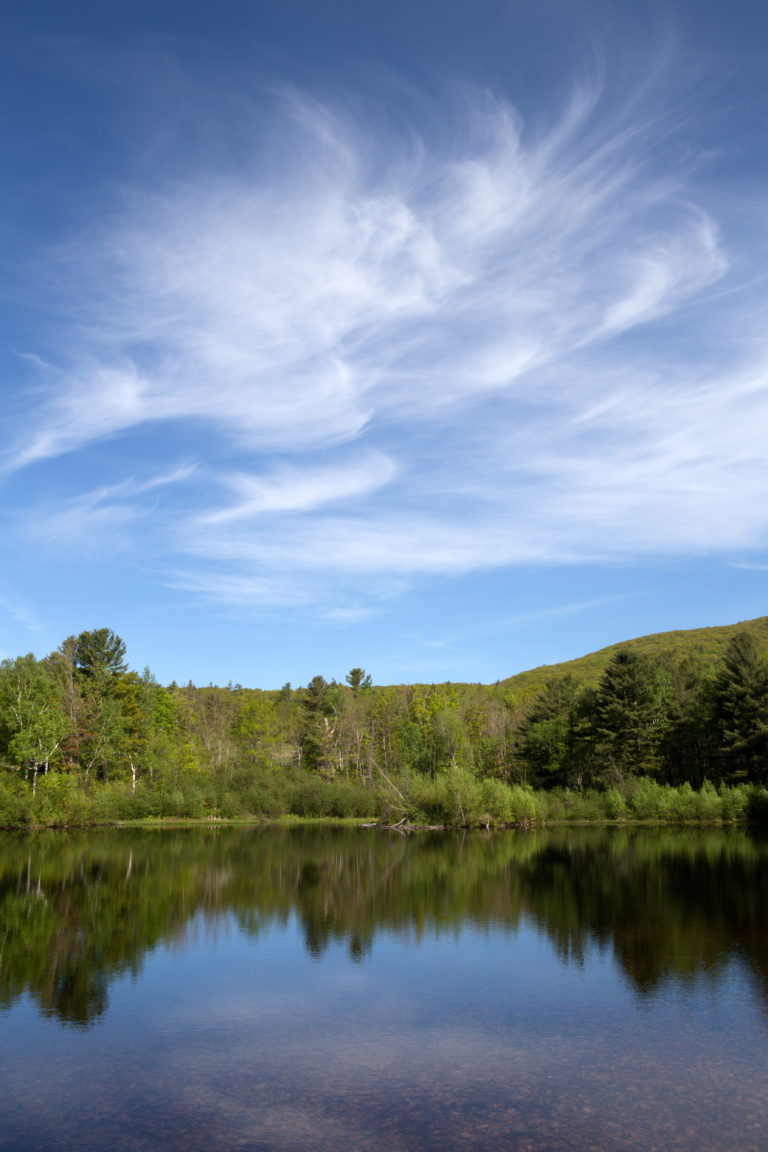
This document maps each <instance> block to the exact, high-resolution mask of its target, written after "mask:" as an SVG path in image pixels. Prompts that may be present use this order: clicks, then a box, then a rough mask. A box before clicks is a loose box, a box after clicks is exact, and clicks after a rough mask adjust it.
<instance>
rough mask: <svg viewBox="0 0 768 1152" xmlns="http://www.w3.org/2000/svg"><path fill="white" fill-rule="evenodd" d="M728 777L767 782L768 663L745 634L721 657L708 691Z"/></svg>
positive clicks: (735, 637)
mask: <svg viewBox="0 0 768 1152" xmlns="http://www.w3.org/2000/svg"><path fill="white" fill-rule="evenodd" d="M712 697H713V709H714V715H715V719H716V723H717V726H718V731H719V733H720V738H721V741H722V756H723V763H724V766H725V769H726V772H727V774H728V775H729V776H730V777H734V776H735V777H738V776H741V775H744V774H746V776H747V779H749V780H753V781H765V780H766V779H768V660H766V657H765V655H763V654H761V653H760V651H759V649H758V647H757V644H756V642H755V640H754V639H753V638H752V636H751V635H750V634H749V633H748V632H738V633H737V634H736V635H735V636H734V638H733V639H732V640H731V643H730V644H729V646H728V649H727V651H726V653H725V656H724V657H723V662H722V665H721V667H720V669H719V671H718V673H717V676H716V678H715V682H714V685H713V690H712Z"/></svg>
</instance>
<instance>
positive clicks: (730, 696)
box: [0, 621, 768, 828]
mask: <svg viewBox="0 0 768 1152" xmlns="http://www.w3.org/2000/svg"><path fill="white" fill-rule="evenodd" d="M753 623H755V624H757V625H760V627H759V628H757V629H756V628H755V627H752V629H751V630H749V629H747V630H743V631H738V630H737V631H734V632H732V634H731V635H730V637H729V639H728V642H727V644H725V645H724V646H723V647H722V650H721V651H720V652H719V654H718V655H717V657H716V658H715V659H707V658H706V656H704V655H701V641H700V636H699V634H697V646H696V648H695V649H690V647H689V648H688V649H686V648H685V647H684V646H683V647H681V646H680V644H679V643H678V645H677V647H674V646H673V647H670V648H660V649H659V648H658V646H655V647H654V648H653V649H652V651H651V653H650V654H649V652H648V651H643V650H641V649H638V648H637V647H635V646H632V645H626V646H624V647H620V648H617V649H616V650H615V651H613V652H612V653H611V655H610V658H609V659H607V661H606V662H605V664H604V666H603V668H602V671H601V672H600V674H599V677H598V678H597V679H592V680H590V679H589V678H586V679H585V678H584V677H580V676H579V674H578V662H576V663H575V664H572V665H571V666H569V669H568V671H567V672H563V671H560V672H559V674H558V672H557V669H555V670H552V673H553V674H552V675H550V676H542V677H541V678H540V680H539V681H537V682H532V681H530V679H528V680H526V682H525V687H524V688H521V689H518V688H516V687H515V682H514V681H507V682H504V683H500V684H496V685H479V684H478V685H467V684H464V685H461V684H459V685H457V684H442V685H429V686H425V685H411V686H408V685H401V686H394V687H376V686H374V685H373V684H372V682H371V677H370V676H369V675H367V674H366V672H365V670H364V669H362V668H353V669H351V670H350V671H349V672H348V673H347V675H346V676H345V678H344V682H343V683H338V682H336V681H335V680H331V681H327V680H325V678H324V677H323V676H316V677H314V679H313V680H311V681H310V682H309V684H307V685H306V686H302V687H298V688H293V687H292V686H291V685H290V684H285V685H284V686H283V687H282V688H281V689H276V690H274V691H260V690H256V689H247V688H243V687H241V686H240V685H231V684H230V685H228V686H227V687H225V688H221V687H214V686H213V685H209V686H208V687H207V688H200V687H196V686H195V685H193V684H187V685H184V686H181V685H178V684H175V683H174V684H170V685H167V686H163V685H161V684H159V683H157V681H156V680H155V679H154V677H153V676H152V674H151V672H150V671H149V670H148V669H145V670H144V672H143V673H142V674H139V673H137V672H135V671H131V670H129V668H128V665H127V662H126V658H125V657H126V649H125V644H124V642H123V641H122V640H121V638H120V637H119V636H117V635H115V633H114V632H112V631H111V630H110V629H107V628H102V629H97V630H95V631H91V632H83V633H80V635H79V636H70V637H68V638H67V639H66V640H65V641H64V642H63V643H62V644H61V645H60V647H59V648H58V649H56V651H55V652H52V653H50V654H49V655H48V656H46V657H44V658H43V659H37V658H36V657H35V656H33V655H31V654H30V655H27V656H20V657H17V658H15V659H13V660H4V661H3V662H2V664H0V827H3V828H23V827H35V826H41V827H52V826H57V825H69V826H72V825H90V824H106V823H113V822H119V821H126V820H160V819H197V820H199V819H215V820H222V819H249V818H250V819H276V818H279V817H285V816H289V817H293V818H323V819H345V818H346V819H350V818H353V819H366V820H368V821H370V822H375V823H381V824H386V825H390V826H395V825H397V826H400V827H408V826H413V825H427V826H439V827H469V828H474V827H477V828H479V827H487V828H491V827H505V826H527V825H533V824H538V823H549V822H559V821H569V820H571V821H633V820H634V821H671V822H718V821H764V820H766V818H768V659H766V653H765V651H764V646H763V644H762V635H763V631H765V633H766V639H768V629H763V631H761V628H762V626H763V624H764V622H763V621H759V622H753ZM713 631H716V630H713ZM681 635H683V636H685V634H681ZM697 652H699V655H698V656H697V655H696V653H697ZM585 667H586V665H585ZM590 667H591V665H590ZM526 676H529V674H526Z"/></svg>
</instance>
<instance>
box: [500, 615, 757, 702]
mask: <svg viewBox="0 0 768 1152" xmlns="http://www.w3.org/2000/svg"><path fill="white" fill-rule="evenodd" d="M737 632H750V633H751V634H752V635H753V636H754V637H755V640H756V641H757V643H758V645H759V647H760V648H764V649H765V648H768V616H758V617H757V618H756V619H755V620H742V621H741V622H740V623H738V624H723V625H720V626H719V627H716V628H687V629H679V630H677V631H675V632H653V633H651V635H650V636H638V637H637V638H636V639H634V640H624V641H622V642H621V643H619V644H611V645H609V647H608V648H600V649H599V651H597V652H590V653H589V654H588V655H587V656H580V657H578V659H576V660H565V661H563V663H561V664H542V665H540V666H539V667H538V668H531V669H530V670H529V671H527V672H518V673H517V674H516V675H515V676H509V677H508V678H507V679H506V680H503V681H502V682H501V683H502V684H503V685H504V687H505V688H508V689H511V690H512V691H513V692H514V693H515V694H516V695H517V694H519V693H522V694H524V695H526V696H529V695H532V694H533V693H535V692H537V691H538V690H539V688H541V687H542V686H543V685H544V684H545V683H546V682H547V680H552V679H555V678H557V677H560V676H567V675H568V673H570V674H571V675H572V676H573V678H574V680H575V681H576V683H577V684H578V685H580V686H587V685H590V684H597V682H598V681H599V679H600V677H601V676H602V674H603V671H604V670H605V668H606V665H607V664H608V662H609V661H610V659H611V657H612V656H613V655H614V653H616V652H618V651H619V650H620V649H621V648H627V647H632V648H633V649H634V650H635V651H636V652H643V653H645V654H646V655H648V656H655V657H658V656H661V655H662V653H669V654H671V655H673V656H674V657H675V658H676V659H678V660H681V659H683V658H684V657H686V656H690V657H693V658H694V659H695V660H697V661H698V662H700V663H701V664H711V665H715V664H717V663H718V661H719V660H720V659H721V657H722V655H723V653H724V652H725V650H726V648H727V647H728V644H729V643H730V641H731V639H732V637H733V636H734V635H735V634H736V633H737Z"/></svg>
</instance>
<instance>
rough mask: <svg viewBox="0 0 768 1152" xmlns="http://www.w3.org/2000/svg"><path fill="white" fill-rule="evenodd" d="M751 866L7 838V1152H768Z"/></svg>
mask: <svg viewBox="0 0 768 1152" xmlns="http://www.w3.org/2000/svg"><path fill="white" fill-rule="evenodd" d="M766 913H768V840H766V839H765V837H764V836H762V835H761V834H759V833H758V832H755V831H752V830H745V829H740V830H739V829H731V830H722V831H720V830H687V829H679V830H662V829H657V830H650V829H633V830H619V829H605V828H603V829H551V830H541V831H529V832H508V833H497V834H487V835H486V834H482V833H472V834H468V835H460V834H450V835H449V834H445V835H444V834H440V833H418V834H412V835H409V836H403V835H398V834H397V833H394V832H389V833H385V832H380V831H374V830H366V829H352V830H350V829H341V828H338V829H330V828H325V829H318V828H296V829H278V828H268V829H261V828H258V829H244V828H220V829H211V830H208V829H199V828H189V829H182V830H178V831H170V830H164V831H160V830H158V831H150V830H136V829H115V830H110V831H99V832H89V833H86V832H71V833H63V832H61V833H40V834H36V835H10V834H6V835H4V836H2V837H0V1085H1V1086H2V1091H1V1092H0V1149H2V1150H4V1152H5V1150H11V1149H13V1150H14V1152H16V1150H18V1152H35V1150H37V1149H40V1150H42V1149H45V1150H46V1152H52V1150H55V1149H68V1150H71V1149H75V1148H76V1149H78V1150H79V1152H90V1150H96V1149H115V1150H118V1152H120V1150H131V1152H133V1150H139V1149H156V1148H158V1147H163V1148H167V1149H176V1148H178V1149H185V1150H194V1149H206V1150H210V1149H215V1150H218V1149H244V1150H245V1149H248V1150H253V1152H257V1150H267V1149H269V1150H274V1152H282V1150H300V1149H313V1150H326V1149H328V1150H330V1149H333V1150H337V1149H360V1150H371V1152H378V1150H382V1152H383V1150H384V1149H387V1150H388V1152H389V1150H393V1149H394V1150H400V1149H402V1150H409V1152H417V1150H422V1149H429V1150H438V1149H440V1150H441V1152H446V1150H453V1149H477V1150H491V1149H493V1150H498V1149H507V1148H510V1149H515V1150H516V1152H518V1150H519V1152H529V1150H530V1152H541V1150H544V1149H552V1150H555V1149H557V1150H558V1152H559V1150H574V1152H586V1150H587V1149H595V1150H597V1149H599V1150H600V1152H612V1150H618V1149H621V1150H622V1152H626V1150H628V1149H630V1150H631V1149H637V1150H638V1152H639V1150H643V1152H650V1150H652V1149H660V1150H661V1149H664V1150H669V1149H691V1150H693V1149H695V1150H696V1152H707V1150H713V1152H714V1150H718V1152H719V1150H726V1149H727V1150H728V1152H733V1150H734V1149H738V1150H739V1152H753V1150H754V1152H766V1149H768V1075H767V1071H768V916H767V915H766Z"/></svg>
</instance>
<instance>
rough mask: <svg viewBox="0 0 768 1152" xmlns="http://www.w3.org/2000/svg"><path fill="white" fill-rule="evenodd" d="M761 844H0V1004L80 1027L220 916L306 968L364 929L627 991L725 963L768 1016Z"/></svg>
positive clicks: (148, 836) (250, 838) (148, 835)
mask: <svg viewBox="0 0 768 1152" xmlns="http://www.w3.org/2000/svg"><path fill="white" fill-rule="evenodd" d="M767 858H768V842H766V839H765V838H764V837H763V836H760V835H757V834H755V833H753V832H751V831H744V830H731V831H707V832H703V831H699V830H692V831H688V830H663V831H662V830H658V831H656V830H653V831H652V830H640V829H637V830H629V831H618V830H614V829H603V830H600V829H584V830H576V829H562V830H557V829H549V830H543V831H535V832H530V833H519V832H517V833H514V832H510V833H505V834H496V835H488V836H486V835H482V834H473V835H450V834H419V835H413V836H410V837H403V836H397V835H394V834H386V833H384V834H379V833H374V832H370V831H363V830H348V829H307V828H305V829H294V830H285V829H282V830H281V829H265V830H253V829H249V830H243V829H221V830H218V831H217V830H211V831H208V830H200V829H185V830H183V831H179V832H169V831H164V832H160V831H158V832H148V831H141V830H119V831H115V830H111V831H108V832H107V831H105V832H94V833H72V834H64V833H45V834H39V835H28V836H5V837H4V838H3V839H2V842H0V1006H3V1007H8V1006H10V1005H11V1004H12V1003H13V1002H14V1001H15V1000H17V999H18V998H19V997H20V996H21V995H23V994H25V993H27V994H28V995H29V996H30V997H31V998H32V999H33V1001H34V1002H35V1003H36V1004H37V1005H38V1007H39V1010H40V1011H41V1012H42V1013H43V1014H45V1015H46V1016H49V1017H52V1018H54V1019H56V1020H58V1021H59V1022H61V1023H62V1024H67V1025H72V1026H77V1027H87V1026H88V1025H90V1024H92V1023H94V1022H95V1021H96V1020H98V1019H99V1017H100V1016H102V1015H103V1013H104V1012H105V1011H106V1008H107V1004H108V989H109V986H110V983H111V982H112V981H113V980H115V979H116V978H117V977H119V976H121V975H124V974H127V973H132V974H136V973H138V972H139V971H140V969H141V966H142V963H143V959H144V956H145V955H146V953H147V952H148V951H149V950H150V949H153V948H155V947H157V946H158V945H168V944H170V943H181V944H182V945H183V943H184V941H185V940H186V939H187V936H188V933H189V931H190V926H191V924H192V922H193V920H195V919H196V918H200V917H202V918H204V919H205V921H206V922H208V923H212V924H215V923H217V922H218V921H219V920H220V918H221V917H223V916H224V915H225V914H231V915H234V916H235V918H236V920H237V923H238V925H239V927H240V929H241V931H242V932H243V933H244V934H246V935H247V936H248V937H250V938H252V939H253V940H254V941H256V940H258V938H259V937H260V936H261V935H262V934H264V933H265V931H267V930H268V929H269V928H270V926H272V925H277V924H280V925H282V924H285V923H287V921H288V919H289V917H291V916H294V917H296V919H297V920H298V921H299V923H300V924H301V928H302V932H303V936H304V941H305V946H306V949H307V951H308V952H309V953H310V954H311V955H312V956H314V957H317V958H320V957H322V955H323V954H324V952H325V951H326V949H327V948H328V947H329V946H330V945H331V944H333V943H340V942H343V943H344V944H346V946H347V948H348V950H349V955H350V958H351V959H353V960H355V961H356V962H364V961H365V958H366V956H367V955H369V954H370V952H371V950H372V949H373V947H374V945H375V938H376V934H377V932H381V931H382V930H386V931H387V932H389V933H395V934H399V935H406V934H407V935H408V937H409V938H410V939H414V938H415V939H416V940H419V939H420V938H422V937H423V935H424V934H440V933H443V932H447V931H450V932H452V933H456V932H460V931H461V930H462V928H463V927H465V926H467V925H472V926H474V927H480V928H483V929H489V928H493V929H496V930H501V931H506V932H509V933H510V934H513V933H514V932H515V931H516V930H517V928H518V927H519V925H520V923H521V921H522V920H524V921H525V922H526V923H528V924H533V925H534V926H535V927H536V928H537V929H538V930H539V931H540V932H541V933H543V934H544V935H546V937H547V938H548V939H549V940H550V942H551V944H552V946H553V948H554V949H555V951H556V953H557V954H558V955H559V956H560V957H561V958H562V959H563V961H564V962H567V963H583V962H584V960H585V957H586V956H587V954H588V953H589V951H590V949H593V948H597V949H610V950H611V952H612V954H613V956H614V958H615V960H616V962H617V963H618V964H619V966H620V967H621V969H622V971H623V972H624V974H625V976H626V978H627V979H628V980H629V981H630V983H631V984H632V985H633V986H634V988H635V989H636V990H637V991H638V992H639V993H640V994H642V995H650V994H652V993H654V992H655V991H656V990H657V989H659V987H660V986H662V985H663V984H664V983H665V982H666V981H669V980H690V979H694V978H697V977H700V976H702V975H706V976H708V977H711V978H713V979H716V978H718V977H719V975H720V974H721V973H722V972H723V971H724V969H725V967H726V966H727V965H728V964H730V963H731V962H733V961H734V959H738V960H739V961H740V962H741V963H744V964H746V965H747V967H748V969H749V970H750V971H751V973H752V974H753V976H754V977H755V979H756V980H757V982H758V986H759V988H760V992H761V995H762V997H763V999H764V1001H766V1002H768V955H767V952H766V948H765V927H764V926H765V922H766V912H767V911H768V869H767V868H766V863H767V862H768V860H767Z"/></svg>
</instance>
